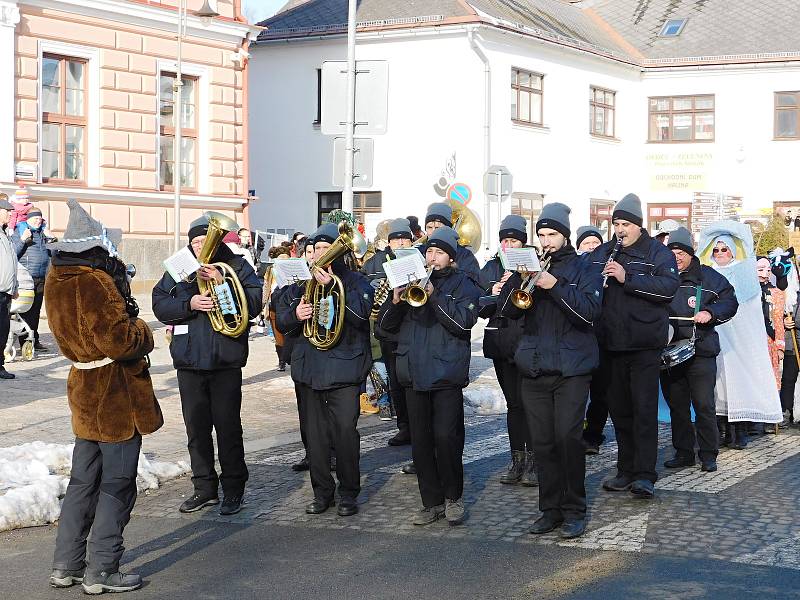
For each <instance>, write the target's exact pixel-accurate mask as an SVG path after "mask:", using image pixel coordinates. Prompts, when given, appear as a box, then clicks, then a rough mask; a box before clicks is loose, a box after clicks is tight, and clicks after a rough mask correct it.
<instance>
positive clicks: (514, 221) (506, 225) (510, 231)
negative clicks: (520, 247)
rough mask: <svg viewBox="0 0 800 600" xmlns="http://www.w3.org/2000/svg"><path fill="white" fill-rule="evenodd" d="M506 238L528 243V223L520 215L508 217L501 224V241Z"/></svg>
mask: <svg viewBox="0 0 800 600" xmlns="http://www.w3.org/2000/svg"><path fill="white" fill-rule="evenodd" d="M506 238H511V239H514V240H519V241H520V242H522V243H523V244H526V243H528V222H527V221H526V220H525V219H524V218H523V217H520V216H519V215H508V216H507V217H506V218H505V219H503V220H502V221H501V222H500V240H501V241H502V240H504V239H506Z"/></svg>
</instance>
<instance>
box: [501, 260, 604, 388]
mask: <svg viewBox="0 0 800 600" xmlns="http://www.w3.org/2000/svg"><path fill="white" fill-rule="evenodd" d="M551 257H552V260H551V263H550V270H549V272H550V274H551V275H553V276H554V277H555V278H556V279H558V283H556V284H555V285H554V286H553V287H552V288H551V289H549V290H544V289H541V288H534V292H533V306H532V307H531V308H530V309H528V310H521V309H519V308H517V307H516V306H514V304H513V303H512V302H511V300H510V293H511V291H512V290H515V289H518V288H519V287H520V283H521V279H522V278H521V276H520V275H519V274H518V273H515V274H514V275H512V276H511V277H510V278H509V279H508V281H506V284H505V285H504V286H503V290H502V292H501V293H500V306H501V314H502V315H504V316H506V317H508V318H509V319H519V320H521V321H522V324H523V325H522V338H521V339H520V341H519V345H518V346H517V351H516V353H515V355H514V362H516V364H517V368H518V369H519V370H520V373H522V375H523V376H525V377H539V376H542V375H561V376H563V377H573V376H576V375H588V374H589V373H591V372H592V371H593V370H594V369H595V368H597V366H598V365H599V363H600V353H599V351H598V348H597V340H596V339H595V335H594V332H593V330H592V324H593V323H594V320H595V319H597V318H599V317H600V313H601V311H602V308H601V307H602V286H603V284H602V278H601V276H600V274H599V273H598V272H597V271H596V270H594V269H591V268H586V267H587V265H586V263H585V262H584V261H583V260H581V259H580V257H579V256H578V255H577V254H576V253H575V249H574V248H573V247H572V246H566V247H564V248H561V250H558V251H556V252H554V253H553V254H551Z"/></svg>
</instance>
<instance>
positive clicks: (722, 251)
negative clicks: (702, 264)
mask: <svg viewBox="0 0 800 600" xmlns="http://www.w3.org/2000/svg"><path fill="white" fill-rule="evenodd" d="M711 252H712V253H713V254H725V253H727V252H730V249H729V248H714V249H713V250H712V251H711Z"/></svg>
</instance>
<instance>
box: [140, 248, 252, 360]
mask: <svg viewBox="0 0 800 600" xmlns="http://www.w3.org/2000/svg"><path fill="white" fill-rule="evenodd" d="M223 246H224V244H222V245H220V250H219V251H217V254H216V255H215V256H214V258H213V259H212V262H226V263H227V264H228V265H230V266H231V267H232V268H233V270H234V271H235V272H236V276H237V277H238V278H239V281H240V282H241V284H242V287H243V288H244V293H245V296H246V298H247V309H248V310H249V311H250V315H251V316H252V315H257V314H258V313H259V311H260V310H261V294H262V289H263V285H264V284H263V282H262V281H261V280H260V279H259V278H258V276H257V275H256V272H255V271H254V270H253V267H251V266H250V263H248V262H247V261H246V260H245V259H244V258H243V257H241V256H239V255H236V254H233V253H232V252H230V250H228V252H227V253H226V252H225V250H227V247H225V248H224V249H223ZM223 257H224V258H223ZM199 293H200V289H199V288H198V286H197V281H196V280H195V281H192V282H191V283H188V282H185V281H179V282H178V283H175V280H174V279H172V276H171V275H170V274H169V273H164V276H163V277H162V278H161V281H159V282H158V284H157V285H156V287H154V288H153V314H155V316H156V319H158V320H159V321H161V322H162V323H164V324H165V325H175V326H181V325H185V326H187V327H188V328H189V331H188V333H178V332H177V331H173V335H172V342H170V345H169V351H170V354H172V363H173V365H174V366H175V368H176V369H192V370H199V371H216V370H219V369H235V368H241V367H244V366H245V365H246V364H247V356H248V352H249V347H248V335H249V328H248V329H247V330H245V332H244V333H242V334H241V335H240V336H239V337H237V338H231V337H228V336H226V335H223V334H221V333H218V332H216V331H214V329H212V327H211V321H210V320H209V318H208V315H206V314H205V313H202V312H200V311H195V310H192V309H191V308H190V307H189V302H190V301H191V299H192V296H194V295H196V294H199ZM176 329H177V327H176Z"/></svg>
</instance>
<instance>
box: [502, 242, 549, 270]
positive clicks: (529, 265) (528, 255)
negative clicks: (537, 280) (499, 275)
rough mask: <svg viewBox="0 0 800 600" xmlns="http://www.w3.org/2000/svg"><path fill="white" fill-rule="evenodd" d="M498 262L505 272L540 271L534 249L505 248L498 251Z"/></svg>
mask: <svg viewBox="0 0 800 600" xmlns="http://www.w3.org/2000/svg"><path fill="white" fill-rule="evenodd" d="M500 262H501V263H503V268H504V269H505V270H506V271H511V272H516V271H527V272H528V273H537V272H539V271H541V270H542V266H541V264H540V263H539V256H538V255H537V254H536V248H505V249H503V250H501V251H500Z"/></svg>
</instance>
